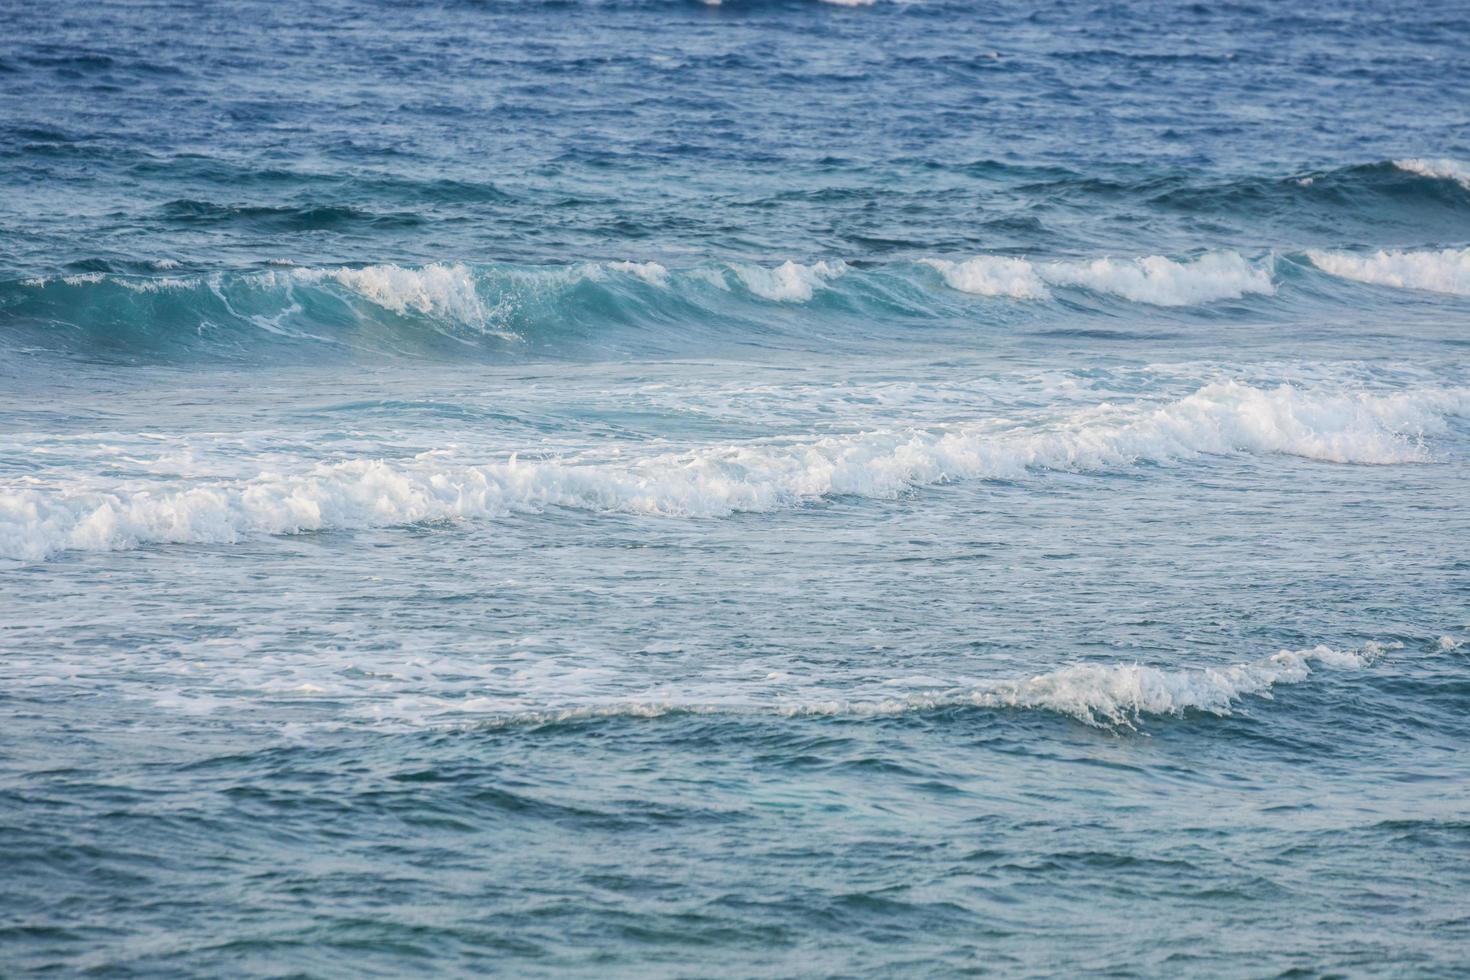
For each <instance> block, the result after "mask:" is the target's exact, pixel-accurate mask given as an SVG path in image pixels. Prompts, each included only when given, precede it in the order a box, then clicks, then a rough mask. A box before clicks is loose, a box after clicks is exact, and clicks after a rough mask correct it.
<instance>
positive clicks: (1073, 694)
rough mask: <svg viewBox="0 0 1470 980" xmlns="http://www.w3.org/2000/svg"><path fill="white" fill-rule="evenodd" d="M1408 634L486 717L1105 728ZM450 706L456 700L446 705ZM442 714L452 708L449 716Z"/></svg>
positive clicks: (1207, 702)
mask: <svg viewBox="0 0 1470 980" xmlns="http://www.w3.org/2000/svg"><path fill="white" fill-rule="evenodd" d="M1402 648H1403V644H1402V643H1397V642H1395V643H1388V644H1382V643H1376V642H1371V641H1370V642H1369V643H1366V644H1364V645H1363V646H1362V647H1361V648H1360V649H1357V650H1337V649H1334V648H1332V647H1328V646H1325V645H1318V646H1315V647H1311V648H1309V649H1303V650H1281V651H1279V652H1277V653H1274V654H1272V655H1271V656H1269V657H1265V658H1262V659H1260V660H1253V661H1248V662H1245V663H1236V664H1228V665H1225V666H1220V667H1203V668H1198V669H1193V670H1165V669H1162V668H1159V667H1149V666H1145V665H1142V664H1136V663H1135V664H1122V663H1120V664H1090V663H1083V664H1074V665H1071V666H1068V667H1063V668H1061V669H1060V670H1055V671H1051V672H1049V673H1044V674H1037V675H1034V676H1030V677H1021V678H999V679H995V680H987V681H981V682H979V683H976V684H970V685H966V686H962V687H953V688H948V689H943V690H938V691H931V692H926V693H920V694H911V695H908V696H905V697H899V698H882V699H872V700H861V699H858V700H797V699H791V698H789V697H788V698H785V699H782V700H781V701H778V702H776V703H774V704H773V703H768V702H767V703H761V702H751V703H746V704H735V703H730V701H728V700H725V701H720V702H700V701H689V702H683V703H681V702H678V701H672V700H664V701H655V702H641V703H640V702H625V703H613V704H592V705H577V706H569V707H565V708H560V709H555V710H539V711H536V710H533V711H525V710H519V711H508V712H505V713H504V714H502V715H501V717H498V718H495V719H492V720H490V721H488V722H483V721H482V722H479V723H478V724H480V725H487V724H488V725H491V726H504V725H544V724H553V723H559V722H567V721H578V720H585V719H595V718H613V717H629V718H656V717H660V716H663V715H669V714H718V715H732V714H759V713H774V714H779V715H783V716H786V717H809V716H815V717H856V718H864V717H875V716H876V717H881V716H893V715H904V714H910V713H915V712H935V711H945V710H953V709H962V708H978V709H982V710H989V711H996V710H1016V711H1047V712H1052V713H1055V714H1059V715H1064V716H1066V717H1068V718H1073V719H1075V720H1077V721H1080V722H1082V723H1084V724H1087V725H1092V726H1094V727H1098V728H1114V729H1118V728H1122V729H1130V728H1134V727H1136V726H1137V725H1138V724H1139V723H1140V722H1141V721H1142V720H1143V719H1144V718H1145V717H1150V716H1153V717H1181V716H1183V715H1186V714H1188V713H1190V712H1200V713H1204V714H1210V715H1215V716H1217V717H1226V716H1229V715H1231V714H1232V713H1233V712H1234V711H1235V710H1236V708H1237V707H1238V706H1239V704H1240V702H1241V701H1243V700H1244V699H1246V698H1249V697H1255V698H1263V699H1270V698H1271V697H1272V692H1273V690H1274V689H1275V688H1277V687H1279V686H1282V685H1289V684H1300V683H1302V682H1303V681H1305V680H1307V679H1308V678H1310V677H1311V676H1312V675H1313V674H1314V673H1315V672H1316V671H1317V669H1318V668H1328V669H1331V670H1340V671H1355V670H1361V669H1364V668H1366V667H1369V666H1371V665H1372V664H1373V663H1374V662H1376V661H1377V660H1378V659H1379V658H1380V657H1382V656H1383V654H1384V653H1385V652H1386V651H1389V650H1398V649H1402ZM446 707H450V706H448V705H446ZM453 707H455V708H457V709H458V710H460V711H464V710H481V711H484V710H489V711H491V712H494V711H495V709H496V706H495V705H494V704H493V703H485V702H480V701H475V700H471V701H469V702H465V703H461V704H459V705H455V706H453ZM441 718H442V716H441Z"/></svg>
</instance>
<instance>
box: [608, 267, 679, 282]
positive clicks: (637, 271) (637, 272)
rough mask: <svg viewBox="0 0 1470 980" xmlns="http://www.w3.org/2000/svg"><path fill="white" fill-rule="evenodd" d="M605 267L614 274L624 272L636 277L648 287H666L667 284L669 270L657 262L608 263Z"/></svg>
mask: <svg viewBox="0 0 1470 980" xmlns="http://www.w3.org/2000/svg"><path fill="white" fill-rule="evenodd" d="M607 267H608V268H609V269H611V270H613V271H614V272H625V273H627V274H628V275H632V276H637V277H638V278H639V279H642V280H643V281H644V282H646V283H649V284H650V285H654V286H667V285H668V284H669V270H668V269H666V268H664V267H663V266H662V265H660V264H659V263H657V262H609V263H608V266H607Z"/></svg>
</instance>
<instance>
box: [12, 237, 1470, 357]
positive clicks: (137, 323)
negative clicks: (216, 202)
mask: <svg viewBox="0 0 1470 980" xmlns="http://www.w3.org/2000/svg"><path fill="white" fill-rule="evenodd" d="M1308 265H1311V266H1313V267H1315V268H1317V269H1320V270H1322V271H1324V272H1328V273H1330V274H1332V275H1334V276H1337V277H1338V278H1344V279H1355V280H1358V281H1362V282H1370V283H1377V284H1382V285H1393V286H1401V287H1406V288H1416V289H1426V290H1435V291H1438V292H1442V293H1451V294H1457V295H1467V294H1470V250H1467V249H1453V248H1450V249H1443V250H1439V251H1418V252H1416V251H1402V252H1401V251H1387V250H1385V251H1380V252H1378V253H1376V254H1373V255H1360V254H1358V253H1354V252H1346V251H1327V250H1313V251H1309V252H1306V253H1303V254H1301V255H1297V256H1293V255H1289V254H1288V255H1275V254H1266V255H1260V256H1256V257H1247V256H1246V255H1243V254H1241V253H1240V252H1238V251H1232V250H1214V251H1206V252H1201V253H1196V254H1194V255H1192V256H1186V257H1178V258H1171V257H1168V256H1164V255H1144V256H1138V257H1131V258H1130V257H1099V258H1050V259H1048V258H1041V257H1032V256H1016V255H998V254H982V255H974V256H967V257H963V258H950V257H943V256H934V257H927V258H920V259H916V260H912V261H910V260H899V261H890V262H883V263H877V262H859V261H854V262H853V263H848V262H845V261H841V260H818V261H814V262H811V263H806V264H803V263H800V262H796V261H784V262H780V263H774V264H766V263H753V262H703V263H698V264H694V265H690V266H685V267H682V268H680V267H670V266H667V265H664V264H663V263H661V262H658V261H652V260H642V261H636V260H621V261H584V262H574V263H569V264H565V265H540V266H537V265H513V264H489V265H469V264H466V263H462V262H431V263H428V264H425V265H420V266H412V265H397V264H393V263H382V264H376V265H364V266H339V267H321V268H317V267H303V266H295V265H292V264H291V263H289V262H285V261H280V262H275V263H272V264H269V265H267V266H265V267H263V268H259V269H255V270H252V271H243V272H213V273H189V272H187V271H185V270H183V269H181V268H179V267H178V264H177V263H176V262H173V261H171V260H167V259H164V260H156V261H155V262H153V263H152V264H151V271H150V272H149V273H147V274H143V273H116V272H112V271H106V270H97V269H84V270H81V271H77V272H73V273H69V274H64V275H59V276H50V277H36V278H30V279H25V280H19V281H11V282H0V347H9V348H12V349H17V348H18V349H24V350H40V351H58V352H71V351H79V352H83V353H85V354H87V355H89V356H103V357H125V358H129V359H136V358H143V357H160V358H168V357H172V356H203V357H212V356H224V357H245V358H258V357H267V358H268V357H279V358H291V357H297V356H300V348H301V347H303V346H310V347H313V348H317V349H320V348H323V347H327V348H335V349H337V350H339V351H342V352H344V353H367V354H373V355H378V356H383V355H386V356H399V355H407V356H429V357H439V356H446V357H456V358H457V357H464V356H467V354H466V352H467V351H469V350H480V351H483V352H484V354H485V356H494V357H528V356H538V355H543V354H552V355H557V356H561V355H576V354H577V353H578V352H579V351H580V350H583V349H588V350H595V351H597V352H599V353H603V352H605V351H607V350H608V349H614V350H617V349H626V350H627V351H628V352H629V353H633V352H639V353H642V352H646V351H652V352H654V353H666V352H676V351H685V350H688V349H689V348H690V346H691V345H694V344H698V343H700V342H701V341H702V340H703V341H708V342H711V343H716V344H736V345H740V344H745V343H762V342H763V341H762V340H761V338H763V337H767V336H772V335H779V336H786V337H789V338H791V340H792V341H793V342H796V343H801V342H804V341H808V340H810V338H812V337H821V338H823V342H824V344H825V343H830V342H831V340H832V339H841V338H855V339H858V340H860V339H862V338H863V337H864V336H867V334H881V333H882V332H884V331H885V330H891V329H892V328H893V327H894V326H895V325H897V324H900V323H902V322H903V321H906V320H907V321H924V322H935V321H942V322H947V323H949V324H965V325H966V326H967V327H968V328H971V329H973V327H974V326H976V325H995V326H1005V325H1011V324H1017V323H1021V324H1026V323H1032V322H1035V320H1036V319H1037V318H1038V317H1041V316H1057V317H1061V316H1065V317H1067V318H1069V320H1075V318H1076V317H1077V316H1079V315H1087V314H1088V313H1096V314H1099V315H1103V316H1111V315H1113V314H1114V313H1115V312H1117V311H1121V310H1122V309H1124V308H1126V307H1127V306H1128V305H1132V304H1141V305H1146V306H1151V307H1157V308H1161V309H1170V310H1177V311H1181V312H1183V313H1185V314H1186V315H1187V314H1188V313H1189V312H1190V311H1198V313H1199V315H1201V316H1209V317H1214V316H1218V313H1219V311H1220V306H1219V304H1222V303H1234V304H1239V303H1251V304H1253V307H1252V309H1253V311H1254V312H1255V313H1257V314H1265V315H1269V314H1271V312H1272V311H1280V313H1281V314H1282V315H1289V312H1290V311H1291V310H1292V309H1293V307H1292V305H1291V304H1293V303H1314V304H1320V303H1321V302H1323V301H1328V302H1330V301H1331V299H1332V292H1331V289H1330V288H1326V287H1324V286H1323V285H1322V284H1320V283H1318V284H1313V285H1312V286H1311V287H1310V288H1305V289H1304V288H1300V287H1301V283H1300V275H1299V273H1300V270H1302V269H1303V268H1304V267H1306V266H1308ZM1349 300H1350V301H1353V302H1360V301H1361V297H1354V296H1352V295H1351V294H1349V295H1347V296H1344V301H1349ZM1079 305H1080V306H1085V307H1088V308H1089V309H1086V310H1081V311H1079V309H1078V307H1079ZM798 308H800V311H801V315H800V316H795V315H793V314H794V313H795V311H796V310H797V309H798ZM1230 309H1231V310H1232V311H1233V310H1235V309H1236V307H1231V308H1230ZM1068 326H1069V327H1075V326H1076V324H1075V323H1074V322H1069V323H1068ZM865 332H866V333H865ZM620 345H622V346H621V348H620ZM468 356H476V355H474V354H473V353H471V354H469V355H468Z"/></svg>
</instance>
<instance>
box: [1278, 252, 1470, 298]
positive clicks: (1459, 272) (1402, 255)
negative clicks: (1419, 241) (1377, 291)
mask: <svg viewBox="0 0 1470 980" xmlns="http://www.w3.org/2000/svg"><path fill="white" fill-rule="evenodd" d="M1307 257H1308V258H1309V259H1311V260H1312V264H1313V265H1315V266H1316V267H1317V268H1319V269H1321V270H1322V271H1323V272H1326V273H1330V274H1331V275H1334V276H1338V277H1340V278H1342V279H1353V280H1356V281H1357V282H1366V283H1371V284H1372V285H1375V286H1394V287H1396V288H1399V289H1423V290H1427V291H1429V292H1435V293H1452V294H1455V295H1457V296H1470V248H1446V249H1439V250H1426V251H1420V252H1400V251H1387V250H1382V251H1378V252H1374V253H1372V254H1371V255H1362V254H1359V253H1356V252H1323V251H1311V252H1308V253H1307Z"/></svg>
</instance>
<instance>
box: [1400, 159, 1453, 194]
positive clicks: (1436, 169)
mask: <svg viewBox="0 0 1470 980" xmlns="http://www.w3.org/2000/svg"><path fill="white" fill-rule="evenodd" d="M1393 165H1394V166H1395V167H1398V168H1399V169H1400V170H1405V171H1408V172H1409V173H1411V174H1418V175H1419V176H1421V177H1433V178H1437V179H1439V180H1453V181H1454V182H1455V183H1457V184H1459V185H1460V186H1461V187H1464V188H1465V189H1466V190H1470V163H1463V162H1461V161H1459V160H1449V159H1446V158H1444V157H1441V158H1439V159H1437V160H1427V159H1424V158H1421V157H1414V158H1412V159H1408V160H1395V161H1394V162H1393Z"/></svg>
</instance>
